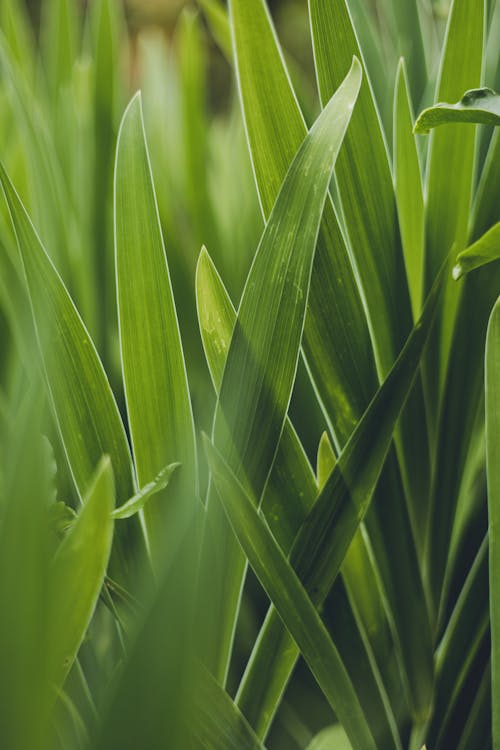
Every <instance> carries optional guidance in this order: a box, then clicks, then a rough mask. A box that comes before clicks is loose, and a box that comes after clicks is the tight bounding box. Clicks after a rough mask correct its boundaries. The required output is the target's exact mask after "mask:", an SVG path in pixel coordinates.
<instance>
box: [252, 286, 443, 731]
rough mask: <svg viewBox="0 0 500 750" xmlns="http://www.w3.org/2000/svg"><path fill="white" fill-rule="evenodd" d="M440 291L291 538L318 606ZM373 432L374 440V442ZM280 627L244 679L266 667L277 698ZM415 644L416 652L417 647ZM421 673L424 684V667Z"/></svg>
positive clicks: (286, 655) (272, 620)
mask: <svg viewBox="0 0 500 750" xmlns="http://www.w3.org/2000/svg"><path fill="white" fill-rule="evenodd" d="M439 293H440V286H436V288H435V290H434V293H433V295H432V296H431V298H430V299H429V300H428V302H427V305H426V307H425V308H424V317H423V319H422V320H421V322H420V323H419V324H418V325H417V327H416V328H415V329H414V331H413V333H412V335H411V337H410V339H409V341H408V343H407V345H406V346H405V348H404V349H403V352H402V353H401V355H400V357H399V359H398V361H397V362H396V364H395V365H394V368H393V370H392V372H391V375H390V376H389V377H388V379H387V380H386V382H385V383H384V385H382V386H381V388H380V390H379V391H378V393H377V395H376V397H375V398H374V400H373V401H372V403H371V405H370V407H369V408H368V410H367V412H366V414H365V415H364V417H363V419H362V420H361V422H360V423H359V425H358V427H357V428H356V430H355V432H354V434H353V436H352V437H351V439H350V440H349V442H348V443H347V446H346V448H345V449H344V451H343V452H342V453H341V454H340V456H339V459H338V461H337V463H336V464H335V468H334V470H333V471H332V473H331V474H330V476H329V478H328V480H327V482H326V484H325V486H324V488H323V490H322V491H321V493H320V495H319V497H318V499H317V501H316V503H315V505H314V506H313V508H312V510H311V512H310V514H309V516H308V518H307V519H306V521H305V523H304V524H303V525H302V527H301V528H300V530H299V531H298V533H297V535H296V537H295V541H294V544H293V547H292V550H291V553H290V561H291V563H292V565H293V567H294V569H295V571H296V572H297V574H298V575H299V578H300V580H301V581H302V583H303V584H304V586H305V588H306V590H307V591H308V592H309V594H310V596H311V597H312V601H313V602H314V604H315V605H316V606H318V607H319V606H321V605H322V604H323V602H324V600H325V598H326V596H327V594H328V592H329V590H330V588H331V586H332V584H333V582H334V580H335V578H336V576H337V574H338V572H339V569H340V566H341V564H342V562H343V560H344V558H345V555H346V553H347V550H348V548H349V546H350V543H351V541H352V539H353V536H354V534H355V533H356V530H357V528H358V525H359V523H360V521H361V520H362V518H363V516H364V514H365V513H366V511H367V509H368V507H369V504H370V500H371V498H372V495H373V492H374V490H375V487H376V485H377V482H378V479H379V476H380V472H381V471H382V467H383V465H384V461H385V458H386V456H387V452H388V450H389V446H390V442H391V437H392V433H393V430H394V428H395V425H396V422H397V418H398V416H399V414H400V413H401V410H402V408H403V406H404V403H405V401H406V398H407V396H408V393H409V391H410V390H411V385H412V382H413V380H414V378H415V375H416V372H417V368H418V364H419V361H420V358H421V356H422V353H423V348H424V346H425V342H426V340H427V337H428V335H429V331H430V328H431V326H432V322H433V318H434V314H435V309H436V305H437V302H438V299H439ZM375 434H376V435H377V440H376V441H375V442H374V440H373V435H375ZM374 447H375V449H374ZM281 627H282V626H281V623H280V618H279V616H278V614H277V613H276V611H275V610H271V611H270V612H269V613H268V615H267V617H266V620H265V622H264V625H263V627H262V629H261V632H260V634H259V638H258V640H257V643H256V647H255V649H254V653H253V654H252V657H251V662H250V670H249V674H247V675H246V676H245V677H246V681H247V682H249V683H251V682H252V679H255V678H253V676H252V675H251V674H250V672H252V671H253V672H255V674H257V675H259V674H263V670H264V668H265V669H266V670H267V672H268V673H269V674H270V675H273V678H272V681H273V683H274V685H273V687H274V691H275V694H276V695H278V696H279V695H280V694H281V693H280V680H281V690H283V688H284V686H285V685H286V682H287V679H288V677H289V675H290V671H291V669H292V668H293V665H294V663H295V659H296V656H297V652H296V651H295V652H293V651H292V649H291V648H290V646H288V649H286V648H284V647H282V648H276V644H278V645H279V637H278V633H279V632H280V628H281ZM421 635H422V633H420V637H421ZM281 637H282V638H284V636H281ZM426 640H427V639H426ZM413 645H414V648H415V643H414V644H413ZM422 673H423V675H424V684H425V682H426V680H427V667H426V669H425V670H422ZM264 724H265V717H264Z"/></svg>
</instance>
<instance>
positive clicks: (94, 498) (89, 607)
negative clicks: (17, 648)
mask: <svg viewBox="0 0 500 750" xmlns="http://www.w3.org/2000/svg"><path fill="white" fill-rule="evenodd" d="M114 502H115V497H114V484H113V474H112V470H111V463H110V461H109V459H108V458H105V459H103V460H102V461H101V462H100V464H99V467H98V468H97V470H96V473H95V476H94V478H93V481H92V484H91V486H90V489H89V491H88V494H87V495H86V497H85V498H84V505H83V508H82V510H81V511H80V513H79V515H78V517H77V519H76V520H75V522H74V523H73V525H72V526H71V528H70V530H69V531H68V533H67V534H66V536H65V537H64V539H63V541H62V542H61V544H60V545H59V547H58V549H57V551H56V554H55V557H54V559H53V561H52V564H51V566H50V569H49V575H50V579H49V580H50V583H49V594H48V604H47V606H48V611H49V628H48V636H49V644H50V645H49V673H50V675H51V678H52V679H53V680H54V683H55V685H56V686H57V687H60V686H61V685H62V684H63V682H64V679H65V678H66V676H67V674H68V672H69V670H70V669H71V666H72V665H73V662H74V660H75V658H76V655H77V653H78V649H79V647H80V644H81V642H82V640H83V637H84V635H85V632H86V630H87V627H88V625H89V623H90V620H91V617H92V614H93V612H94V608H95V606H96V603H97V599H98V597H99V592H100V590H101V588H102V585H103V582H104V575H105V572H106V567H107V564H108V559H109V555H110V551H111V542H112V538H113V520H112V518H111V511H112V509H113V507H114Z"/></svg>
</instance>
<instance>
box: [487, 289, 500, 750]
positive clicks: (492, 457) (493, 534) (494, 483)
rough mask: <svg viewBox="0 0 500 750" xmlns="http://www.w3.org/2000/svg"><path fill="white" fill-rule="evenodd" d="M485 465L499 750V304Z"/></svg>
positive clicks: (490, 361) (492, 332)
mask: <svg viewBox="0 0 500 750" xmlns="http://www.w3.org/2000/svg"><path fill="white" fill-rule="evenodd" d="M486 465H487V473H488V515H489V540H490V552H489V555H490V560H489V566H490V621H491V685H492V705H493V747H494V750H498V748H500V712H499V711H498V705H499V704H500V301H497V302H496V304H495V307H494V308H493V312H492V313H491V317H490V322H489V326H488V336H487V340H486Z"/></svg>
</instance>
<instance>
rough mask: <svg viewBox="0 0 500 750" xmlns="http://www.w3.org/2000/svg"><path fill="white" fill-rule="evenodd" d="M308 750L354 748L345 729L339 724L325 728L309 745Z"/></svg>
mask: <svg viewBox="0 0 500 750" xmlns="http://www.w3.org/2000/svg"><path fill="white" fill-rule="evenodd" d="M307 750H352V745H351V743H350V742H349V738H348V737H347V735H346V733H345V731H344V730H343V729H342V727H341V726H340V725H339V724H335V725H334V726H332V727H327V728H326V729H323V730H322V731H321V732H320V733H319V734H317V735H316V737H314V739H313V740H312V741H311V742H310V743H309V745H308V746H307Z"/></svg>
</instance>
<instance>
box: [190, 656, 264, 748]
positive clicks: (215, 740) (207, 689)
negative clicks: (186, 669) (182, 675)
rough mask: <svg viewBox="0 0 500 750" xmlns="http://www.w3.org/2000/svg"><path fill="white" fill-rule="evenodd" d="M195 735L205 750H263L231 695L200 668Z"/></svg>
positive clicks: (194, 717) (193, 716)
mask: <svg viewBox="0 0 500 750" xmlns="http://www.w3.org/2000/svg"><path fill="white" fill-rule="evenodd" d="M191 721H192V727H193V735H194V737H195V738H196V741H197V742H198V743H199V747H203V748H204V749H205V750H264V745H262V744H261V742H260V740H259V738H258V737H257V735H256V734H255V732H254V731H253V729H252V727H251V726H250V724H249V723H248V722H247V720H246V719H245V717H244V716H243V714H242V713H241V712H240V711H239V709H238V707H237V706H236V705H235V703H234V702H233V701H232V699H231V698H230V696H229V695H228V693H226V691H225V690H224V689H223V688H222V687H221V686H220V685H219V683H218V682H217V681H216V680H215V679H214V678H213V677H212V675H211V674H210V672H209V671H208V670H207V669H205V668H204V667H203V666H200V668H199V671H198V673H197V686H196V693H195V707H194V710H193V714H192V719H191Z"/></svg>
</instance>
